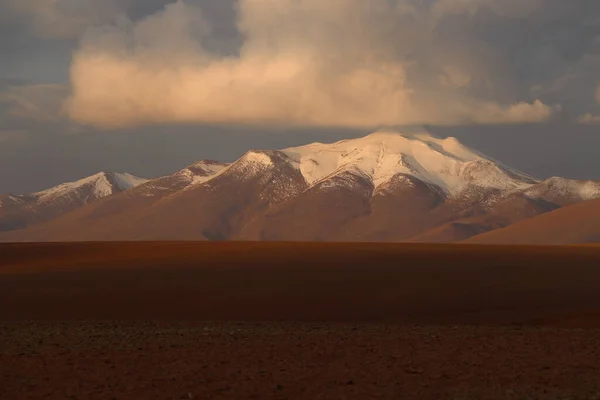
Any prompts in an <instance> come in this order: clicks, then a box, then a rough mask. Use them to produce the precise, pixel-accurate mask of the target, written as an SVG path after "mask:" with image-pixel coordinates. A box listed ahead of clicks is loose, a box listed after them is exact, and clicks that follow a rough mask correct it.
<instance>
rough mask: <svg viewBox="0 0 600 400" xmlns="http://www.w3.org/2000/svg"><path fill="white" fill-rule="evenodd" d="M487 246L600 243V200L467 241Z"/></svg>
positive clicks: (568, 207)
mask: <svg viewBox="0 0 600 400" xmlns="http://www.w3.org/2000/svg"><path fill="white" fill-rule="evenodd" d="M466 242H471V243H486V244H533V245H536V244H537V245H542V244H543V245H568V244H583V243H598V242H600V199H596V200H589V201H584V202H582V203H577V204H573V205H570V206H567V207H564V208H559V209H557V210H553V211H551V212H549V213H546V214H542V215H539V216H536V217H533V218H529V219H525V220H523V221H521V222H517V223H515V224H514V225H510V226H507V227H506V228H503V229H497V230H494V231H490V232H486V233H483V234H480V235H477V236H473V237H472V238H470V239H468V240H466Z"/></svg>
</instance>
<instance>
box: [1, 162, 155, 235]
mask: <svg viewBox="0 0 600 400" xmlns="http://www.w3.org/2000/svg"><path fill="white" fill-rule="evenodd" d="M144 182H146V179H142V178H138V177H136V176H133V175H131V174H119V173H112V172H101V173H98V174H95V175H92V176H89V177H87V178H83V179H80V180H78V181H75V182H68V183H63V184H61V185H58V186H55V187H53V188H50V189H47V190H44V191H41V192H37V193H32V194H28V195H20V196H15V195H10V194H7V195H3V196H0V231H11V230H15V229H22V228H25V227H27V226H30V225H33V224H37V223H41V222H44V221H48V220H51V219H52V218H55V217H57V216H59V215H62V214H64V213H67V212H69V211H72V210H75V209H77V208H79V207H81V206H83V205H86V204H89V203H92V202H94V201H97V200H98V199H101V198H103V197H107V196H110V195H113V194H115V193H120V192H124V191H127V190H130V189H131V188H134V187H136V186H138V185H140V184H142V183H144Z"/></svg>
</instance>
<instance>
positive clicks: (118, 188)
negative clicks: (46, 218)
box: [33, 172, 147, 202]
mask: <svg viewBox="0 0 600 400" xmlns="http://www.w3.org/2000/svg"><path fill="white" fill-rule="evenodd" d="M146 181H147V180H146V179H143V178H138V177H136V176H134V175H131V174H128V173H117V172H99V173H97V174H94V175H91V176H88V177H85V178H82V179H79V180H77V181H73V182H66V183H63V184H60V185H58V186H54V187H52V188H50V189H46V190H43V191H41V192H36V193H33V195H34V196H35V197H36V198H37V199H38V200H39V201H41V202H46V201H54V200H55V199H57V198H60V197H63V196H69V195H82V196H85V197H86V198H101V197H105V196H108V195H111V194H113V193H116V192H122V191H125V190H129V189H131V188H133V187H135V186H138V185H141V184H142V183H144V182H146Z"/></svg>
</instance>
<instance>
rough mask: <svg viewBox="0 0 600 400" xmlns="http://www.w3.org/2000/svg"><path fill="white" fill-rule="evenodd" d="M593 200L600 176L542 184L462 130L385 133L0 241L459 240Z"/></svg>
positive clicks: (184, 177) (220, 171)
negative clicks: (478, 147) (463, 139)
mask: <svg viewBox="0 0 600 400" xmlns="http://www.w3.org/2000/svg"><path fill="white" fill-rule="evenodd" d="M596 197H600V183H598V182H593V181H585V182H581V181H572V180H568V179H563V178H552V179H550V180H547V181H540V180H538V179H536V178H534V177H531V176H529V175H526V174H524V173H522V172H520V171H517V170H514V169H512V168H510V167H507V166H505V165H503V164H501V163H499V162H497V161H495V160H493V159H491V158H489V157H487V156H485V155H483V154H481V153H479V152H477V151H474V150H472V149H469V148H468V147H466V146H464V145H462V144H460V143H459V142H458V141H457V140H456V139H454V138H447V139H440V138H436V137H434V136H432V135H430V134H428V133H426V132H421V133H417V134H403V133H397V132H385V131H381V132H375V133H373V134H371V135H368V136H365V137H363V138H358V139H352V140H343V141H339V142H336V143H331V144H323V143H312V144H309V145H306V146H299V147H294V148H288V149H283V150H251V151H249V152H247V153H246V154H245V155H244V156H242V157H241V158H240V159H239V160H237V161H235V162H234V163H231V164H223V163H217V162H214V161H202V162H199V163H197V164H195V165H193V166H190V167H188V168H186V169H184V170H181V171H179V172H177V173H175V174H173V175H169V176H166V177H161V178H157V179H152V180H150V181H148V182H145V183H144V184H142V185H139V186H137V187H135V188H133V189H131V190H128V191H126V192H123V193H117V194H114V195H111V196H108V197H105V198H103V199H100V200H98V201H95V202H93V203H91V204H88V205H85V206H83V207H81V208H79V209H77V210H74V211H71V212H67V213H65V214H64V215H62V216H60V217H57V218H55V219H53V220H51V221H48V222H44V223H40V224H37V225H36V226H31V227H29V228H27V229H22V230H19V231H13V232H10V233H5V234H0V240H2V241H21V240H26V241H30V240H39V241H46V240H231V239H235V240H303V241H311V240H318V241H457V240H463V239H466V238H468V237H470V236H472V235H476V234H479V233H482V232H486V231H490V230H494V229H499V228H504V227H506V226H509V225H511V224H514V223H516V222H519V221H522V220H525V219H528V218H532V217H535V216H537V215H540V214H543V213H546V212H548V211H552V210H555V209H556V208H559V207H562V206H565V205H568V204H573V203H577V202H580V201H583V200H586V199H590V198H596Z"/></svg>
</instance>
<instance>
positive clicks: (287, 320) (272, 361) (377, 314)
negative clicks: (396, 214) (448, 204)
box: [0, 243, 600, 399]
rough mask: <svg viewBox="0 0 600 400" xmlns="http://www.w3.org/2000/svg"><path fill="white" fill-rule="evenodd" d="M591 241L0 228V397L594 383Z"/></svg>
mask: <svg viewBox="0 0 600 400" xmlns="http://www.w3.org/2000/svg"><path fill="white" fill-rule="evenodd" d="M599 284H600V249H599V248H596V247H583V246H582V247H486V246H465V245H439V246H438V245H436V246H431V245H392V244H386V245H377V244H341V243H340V244H297V243H296V244H290V243H279V244H275V243H102V244H97V243H87V244H74V243H72V244H15V245H11V244H8V245H1V246H0V398H2V399H21V398H23V399H25V398H29V399H68V398H78V399H111V398H115V399H137V398H140V399H167V398H173V399H186V398H188V399H189V398H194V399H219V398H223V399H245V398H255V399H270V398H276V399H296V398H301V399H365V398H366V399H368V398H373V399H404V398H406V399H416V398H418V399H421V398H423V399H444V398H448V399H522V398H541V399H562V398H565V399H566V398H570V399H593V398H597V399H600V378H599V377H600V329H598V328H600V291H599V290H598V287H600V286H599Z"/></svg>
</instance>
